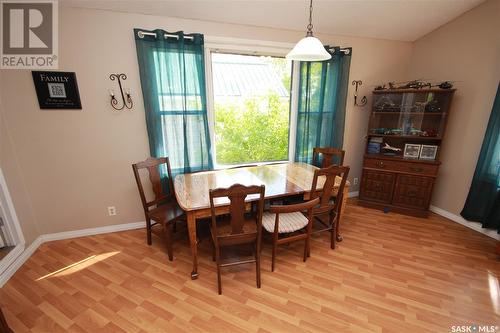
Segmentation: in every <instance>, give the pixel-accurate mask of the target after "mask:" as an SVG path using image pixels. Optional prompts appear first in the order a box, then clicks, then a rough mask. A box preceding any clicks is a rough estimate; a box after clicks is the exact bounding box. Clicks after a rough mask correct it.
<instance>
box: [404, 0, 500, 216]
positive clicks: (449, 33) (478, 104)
mask: <svg viewBox="0 0 500 333" xmlns="http://www.w3.org/2000/svg"><path fill="white" fill-rule="evenodd" d="M410 75H411V77H412V78H425V79H428V80H430V79H435V80H438V79H439V80H453V81H456V83H455V86H456V88H457V89H458V90H457V92H456V94H455V97H454V101H453V105H452V109H451V112H452V114H451V116H450V118H449V122H448V127H447V132H446V134H445V138H444V141H443V145H442V150H441V153H440V155H441V159H442V162H443V163H442V166H441V169H440V172H439V176H438V181H437V183H436V186H435V190H434V195H433V198H432V204H433V205H434V206H437V207H439V208H441V209H444V210H445V211H448V212H450V213H452V214H455V215H459V214H460V211H461V210H462V208H463V205H464V203H465V199H466V198H467V194H468V191H469V187H470V184H471V181H472V176H473V174H474V170H475V167H476V162H477V158H478V156H479V151H480V149H481V144H482V140H483V138H484V133H485V131H486V126H487V124H488V118H489V116H490V113H491V109H492V105H493V99H494V97H495V93H496V90H497V86H498V82H499V79H500V1H498V0H489V1H487V2H485V3H483V4H482V5H480V6H478V7H476V8H474V9H472V10H470V11H469V12H467V13H465V14H464V15H462V16H460V17H459V18H457V19H455V20H453V21H451V22H449V23H448V24H446V25H444V26H442V27H441V28H439V29H437V30H435V31H433V32H432V33H430V34H429V35H427V36H425V37H423V38H421V39H419V40H418V41H416V42H415V44H414V50H413V55H412V61H411V66H410Z"/></svg>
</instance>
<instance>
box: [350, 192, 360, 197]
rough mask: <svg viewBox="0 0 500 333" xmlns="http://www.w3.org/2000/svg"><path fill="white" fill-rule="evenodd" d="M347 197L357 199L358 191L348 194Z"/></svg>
mask: <svg viewBox="0 0 500 333" xmlns="http://www.w3.org/2000/svg"><path fill="white" fill-rule="evenodd" d="M347 197H348V198H355V197H359V191H353V192H349V195H348V196H347Z"/></svg>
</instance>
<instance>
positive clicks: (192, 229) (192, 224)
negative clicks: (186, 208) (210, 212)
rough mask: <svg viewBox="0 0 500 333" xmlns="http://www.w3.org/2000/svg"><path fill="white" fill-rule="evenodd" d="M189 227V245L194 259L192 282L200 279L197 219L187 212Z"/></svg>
mask: <svg viewBox="0 0 500 333" xmlns="http://www.w3.org/2000/svg"><path fill="white" fill-rule="evenodd" d="M186 217H187V227H188V233H189V244H190V245H191V255H192V257H193V271H192V272H191V280H196V279H197V278H198V241H197V240H196V217H195V216H194V213H191V212H187V213H186Z"/></svg>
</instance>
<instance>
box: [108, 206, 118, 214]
mask: <svg viewBox="0 0 500 333" xmlns="http://www.w3.org/2000/svg"><path fill="white" fill-rule="evenodd" d="M108 215H109V216H115V215H116V207H115V206H109V207H108Z"/></svg>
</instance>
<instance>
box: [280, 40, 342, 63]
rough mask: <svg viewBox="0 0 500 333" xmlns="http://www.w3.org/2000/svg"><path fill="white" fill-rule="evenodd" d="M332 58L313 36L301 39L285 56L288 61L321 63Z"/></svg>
mask: <svg viewBox="0 0 500 333" xmlns="http://www.w3.org/2000/svg"><path fill="white" fill-rule="evenodd" d="M331 57H332V55H331V54H330V53H328V52H327V51H326V50H325V47H324V46H323V44H322V43H321V41H320V40H319V39H317V38H316V37H313V36H308V37H304V38H302V39H301V40H300V41H299V42H298V43H297V44H296V45H295V47H294V48H293V49H292V50H291V51H290V52H289V53H288V54H287V55H286V58H287V59H288V60H299V61H322V60H328V59H330V58H331Z"/></svg>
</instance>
